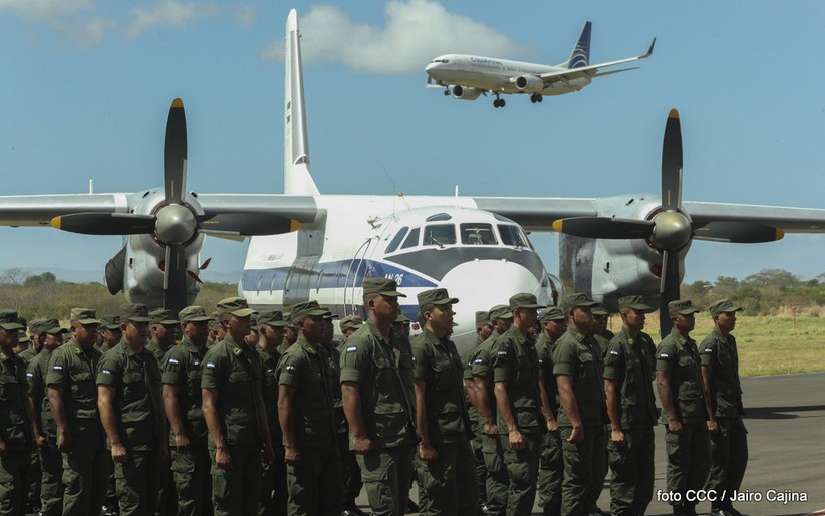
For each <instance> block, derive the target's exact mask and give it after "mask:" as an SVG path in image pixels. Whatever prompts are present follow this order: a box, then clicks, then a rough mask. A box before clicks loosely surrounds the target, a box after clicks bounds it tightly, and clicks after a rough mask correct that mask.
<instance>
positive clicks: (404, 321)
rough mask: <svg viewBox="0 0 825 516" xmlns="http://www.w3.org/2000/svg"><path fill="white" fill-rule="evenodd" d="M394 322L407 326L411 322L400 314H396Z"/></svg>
mask: <svg viewBox="0 0 825 516" xmlns="http://www.w3.org/2000/svg"><path fill="white" fill-rule="evenodd" d="M394 322H397V323H402V324H408V323H410V322H411V321H410V318H409V317H407V316H406V315H404V314H402V313H401V312H398V315H396V316H395V321H394Z"/></svg>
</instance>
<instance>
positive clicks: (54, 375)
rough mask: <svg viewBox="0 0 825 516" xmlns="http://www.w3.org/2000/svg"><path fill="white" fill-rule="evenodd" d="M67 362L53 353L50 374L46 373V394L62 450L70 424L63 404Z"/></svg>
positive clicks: (50, 361) (49, 368) (65, 446)
mask: <svg viewBox="0 0 825 516" xmlns="http://www.w3.org/2000/svg"><path fill="white" fill-rule="evenodd" d="M64 367H65V363H64V361H63V359H62V358H61V357H60V355H59V354H57V353H54V354H52V357H51V359H50V360H49V367H48V371H49V372H48V374H47V375H46V396H47V397H48V398H49V405H50V406H51V409H52V417H53V418H54V423H55V426H56V427H57V434H58V445H59V446H60V449H61V450H66V449H67V446H70V444H68V445H67V439H68V435H69V424H68V422H67V419H66V410H65V408H64V404H63V386H64V385H65V383H64V382H65V380H66V374H65V371H64Z"/></svg>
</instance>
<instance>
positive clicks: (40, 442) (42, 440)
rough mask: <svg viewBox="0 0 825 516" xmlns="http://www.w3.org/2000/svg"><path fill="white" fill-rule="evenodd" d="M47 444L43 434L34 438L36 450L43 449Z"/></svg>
mask: <svg viewBox="0 0 825 516" xmlns="http://www.w3.org/2000/svg"><path fill="white" fill-rule="evenodd" d="M45 444H46V438H45V437H43V436H42V435H41V434H37V435H36V436H34V447H35V448H42V447H43V446H44V445H45Z"/></svg>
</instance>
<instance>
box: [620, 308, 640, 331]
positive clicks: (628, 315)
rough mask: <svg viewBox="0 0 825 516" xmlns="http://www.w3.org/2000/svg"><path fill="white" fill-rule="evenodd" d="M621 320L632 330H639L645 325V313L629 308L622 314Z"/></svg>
mask: <svg viewBox="0 0 825 516" xmlns="http://www.w3.org/2000/svg"><path fill="white" fill-rule="evenodd" d="M622 322H624V324H625V326H627V327H628V328H630V329H631V330H634V331H641V330H642V328H644V327H645V313H644V312H640V311H639V310H634V309H632V308H629V309H628V310H627V311H626V312H625V313H623V314H622Z"/></svg>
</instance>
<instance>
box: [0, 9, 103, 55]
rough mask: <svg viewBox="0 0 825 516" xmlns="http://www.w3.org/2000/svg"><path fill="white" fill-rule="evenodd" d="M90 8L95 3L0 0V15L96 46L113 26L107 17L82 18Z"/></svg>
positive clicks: (86, 44)
mask: <svg viewBox="0 0 825 516" xmlns="http://www.w3.org/2000/svg"><path fill="white" fill-rule="evenodd" d="M94 7H95V0H0V13H2V12H4V11H6V12H11V13H14V14H16V15H18V16H21V17H23V18H27V19H30V20H35V21H38V22H42V23H45V24H46V25H47V26H49V27H50V28H52V29H53V30H55V31H57V32H59V33H61V34H63V35H64V36H65V37H67V38H68V39H70V40H72V41H74V42H75V43H77V44H79V45H81V46H93V45H97V44H98V43H100V42H101V40H102V39H103V36H104V35H105V32H106V30H107V29H109V28H110V27H112V26H113V25H114V23H113V22H112V20H110V19H109V18H101V17H88V16H86V15H85V11H90V10H94Z"/></svg>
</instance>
